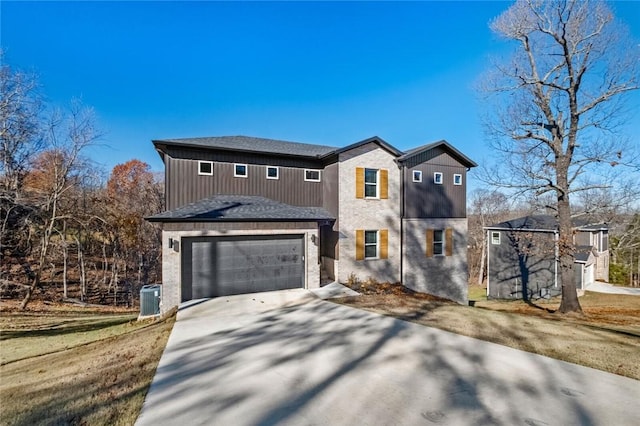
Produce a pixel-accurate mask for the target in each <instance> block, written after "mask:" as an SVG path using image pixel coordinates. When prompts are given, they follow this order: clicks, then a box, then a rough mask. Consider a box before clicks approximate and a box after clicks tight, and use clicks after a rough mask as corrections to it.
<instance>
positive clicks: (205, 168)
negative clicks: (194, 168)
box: [198, 161, 213, 176]
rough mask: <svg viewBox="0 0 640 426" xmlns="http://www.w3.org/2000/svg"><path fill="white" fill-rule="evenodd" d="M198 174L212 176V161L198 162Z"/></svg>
mask: <svg viewBox="0 0 640 426" xmlns="http://www.w3.org/2000/svg"><path fill="white" fill-rule="evenodd" d="M198 174H199V175H204V176H213V161H198Z"/></svg>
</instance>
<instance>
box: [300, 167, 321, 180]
mask: <svg viewBox="0 0 640 426" xmlns="http://www.w3.org/2000/svg"><path fill="white" fill-rule="evenodd" d="M307 172H318V179H309V178H308V177H307ZM304 181H305V182H322V170H320V169H304Z"/></svg>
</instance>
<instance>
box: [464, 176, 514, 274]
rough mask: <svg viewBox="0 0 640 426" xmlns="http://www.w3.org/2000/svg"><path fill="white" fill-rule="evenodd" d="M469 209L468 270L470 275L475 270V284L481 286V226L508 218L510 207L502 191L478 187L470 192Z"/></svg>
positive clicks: (483, 241) (483, 255)
mask: <svg viewBox="0 0 640 426" xmlns="http://www.w3.org/2000/svg"><path fill="white" fill-rule="evenodd" d="M469 210H470V212H469V236H468V237H469V250H468V257H469V260H468V263H469V270H470V271H471V276H473V274H474V271H477V284H478V285H479V286H481V285H483V283H484V278H485V259H486V238H485V235H484V230H483V228H484V227H485V226H489V225H491V224H495V223H498V222H501V221H504V220H508V219H509V215H510V211H511V209H510V205H509V201H508V199H507V197H506V195H504V194H503V193H501V192H499V191H489V190H486V189H478V190H475V191H474V192H473V193H472V194H471V203H470V206H469Z"/></svg>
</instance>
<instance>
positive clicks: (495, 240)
mask: <svg viewBox="0 0 640 426" xmlns="http://www.w3.org/2000/svg"><path fill="white" fill-rule="evenodd" d="M500 235H501V234H500V231H491V244H492V245H494V246H499V245H500V238H501V236H500ZM496 236H497V237H498V238H495V237H496Z"/></svg>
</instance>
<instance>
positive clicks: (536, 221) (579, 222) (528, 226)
mask: <svg viewBox="0 0 640 426" xmlns="http://www.w3.org/2000/svg"><path fill="white" fill-rule="evenodd" d="M571 222H572V224H573V227H574V228H577V229H584V230H601V229H605V230H606V229H608V227H607V225H606V224H598V225H589V222H588V221H587V220H586V219H583V218H573V219H572V221H571ZM486 228H487V229H515V230H543V231H555V230H557V229H558V221H557V219H556V218H555V216H552V215H546V214H541V215H530V216H524V217H519V218H517V219H512V220H507V221H505V222H500V223H496V224H495V225H491V226H487V227H486Z"/></svg>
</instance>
